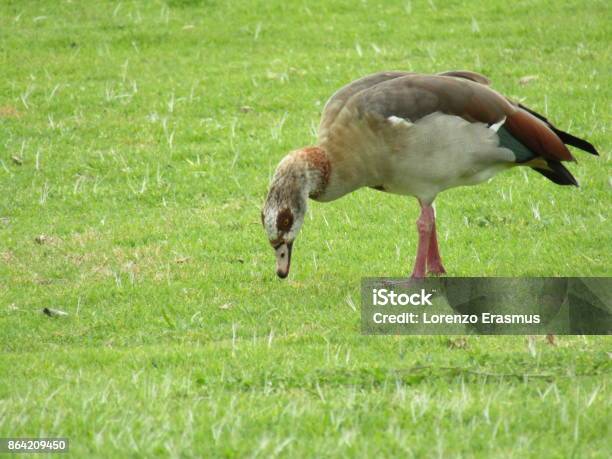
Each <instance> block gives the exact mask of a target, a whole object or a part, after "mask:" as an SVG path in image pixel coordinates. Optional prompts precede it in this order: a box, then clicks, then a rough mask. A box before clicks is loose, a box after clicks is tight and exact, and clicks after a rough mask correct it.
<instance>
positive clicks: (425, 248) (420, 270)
mask: <svg viewBox="0 0 612 459" xmlns="http://www.w3.org/2000/svg"><path fill="white" fill-rule="evenodd" d="M434 221H435V217H434V210H433V207H431V205H425V204H422V203H421V215H420V216H419V219H418V220H417V230H418V231H419V245H418V247H417V256H416V260H415V262H414V270H413V271H412V277H413V278H414V279H423V278H424V277H425V269H426V265H427V257H428V254H429V245H430V242H431V235H432V231H433V228H434Z"/></svg>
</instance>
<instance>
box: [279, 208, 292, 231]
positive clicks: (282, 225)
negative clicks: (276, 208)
mask: <svg viewBox="0 0 612 459" xmlns="http://www.w3.org/2000/svg"><path fill="white" fill-rule="evenodd" d="M291 225H293V214H292V213H291V211H290V210H289V209H283V210H282V211H281V212H279V214H278V218H277V220H276V228H277V229H278V230H279V231H284V232H287V231H289V230H290V229H291Z"/></svg>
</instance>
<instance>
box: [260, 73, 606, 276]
mask: <svg viewBox="0 0 612 459" xmlns="http://www.w3.org/2000/svg"><path fill="white" fill-rule="evenodd" d="M489 84H490V81H489V80H488V79H487V78H486V77H484V76H482V75H479V74H477V73H474V72H469V71H451V72H445V73H440V74H436V75H424V74H417V73H411V72H381V73H376V74H374V75H369V76H366V77H364V78H361V79H359V80H356V81H354V82H352V83H350V84H348V85H346V86H344V87H343V88H341V89H340V90H338V91H337V92H336V93H335V94H334V95H333V96H332V97H331V98H330V99H329V101H328V102H327V104H326V105H325V108H324V110H323V114H322V117H321V123H320V127H319V136H318V145H317V146H316V147H311V148H310V149H309V150H308V151H307V150H306V149H302V150H298V151H297V152H294V153H292V154H291V155H289V156H288V157H287V158H285V160H284V161H283V164H282V167H279V170H277V174H276V175H275V179H274V181H273V183H282V180H280V179H281V178H282V177H280V175H283V174H286V173H287V172H283V171H287V170H288V171H303V173H302V175H303V176H305V177H306V176H307V177H309V179H308V180H303V183H298V184H292V185H291V186H287V187H286V190H287V192H293V191H291V190H302V191H301V196H304V195H305V194H304V190H307V192H308V195H310V197H311V198H313V199H316V200H319V201H332V200H335V199H338V198H339V197H341V196H343V195H345V194H347V193H350V192H352V191H354V190H356V189H358V188H361V187H371V188H375V189H377V190H381V191H386V192H391V193H396V194H402V195H411V196H415V197H416V198H417V199H418V200H419V202H420V204H421V207H422V213H421V217H420V219H419V222H418V225H419V249H418V253H417V262H416V264H415V269H414V271H413V276H415V277H422V276H424V275H425V273H426V269H427V271H428V272H433V273H442V272H444V268H443V267H442V263H441V261H440V257H439V253H438V248H437V239H436V235H435V218H434V213H433V208H432V207H431V204H432V202H433V201H434V199H435V198H436V196H437V195H438V193H440V192H441V191H444V190H445V189H448V188H452V187H456V186H462V185H475V184H478V183H481V182H483V181H485V180H487V179H489V178H491V177H493V176H494V175H495V174H496V173H498V172H500V171H503V170H505V169H508V168H511V167H515V166H521V165H523V166H528V167H531V168H532V169H534V170H536V171H537V172H539V173H541V174H543V175H544V176H546V177H547V178H549V179H550V180H552V181H553V182H555V183H558V184H561V185H577V182H576V180H575V179H574V177H573V176H572V174H571V173H570V172H569V171H568V170H567V169H566V168H565V167H564V166H563V164H562V162H563V161H574V157H573V156H572V155H571V153H570V151H569V150H568V148H567V147H566V145H565V144H568V145H572V146H575V147H577V148H580V149H583V150H585V151H587V152H588V153H592V154H597V151H596V150H595V148H594V147H593V145H591V144H590V143H589V142H587V141H586V140H583V139H580V138H578V137H575V136H573V135H571V134H568V133H566V132H563V131H562V130H560V129H558V128H556V127H555V126H554V125H553V124H552V123H551V122H550V121H548V120H547V119H546V118H544V117H543V116H542V115H539V114H538V113H536V112H534V111H532V110H530V109H528V108H527V107H524V106H522V105H520V104H517V103H515V102H513V101H511V100H510V99H508V98H506V97H505V96H503V95H501V94H499V93H498V92H496V91H495V90H493V89H491V87H490V86H489ZM296 176H300V175H296ZM313 190H316V192H314V191H313ZM283 193H284V191H283V190H279V189H278V187H274V186H273V188H272V189H271V192H270V194H269V197H268V200H267V202H266V208H265V209H276V208H278V207H279V206H278V204H277V203H276V201H275V199H273V198H271V196H276V195H281V196H282V195H283ZM278 201H279V202H280V200H278ZM285 201H287V200H285ZM265 209H264V214H265V213H266V210H265ZM269 213H270V217H269V218H268V219H267V220H265V221H266V222H269V223H268V226H267V231H268V233H269V235H270V238H271V241H272V237H273V236H274V241H275V242H278V240H279V238H280V239H282V237H283V236H282V235H281V236H278V234H279V233H278V229H275V227H273V225H272V223H271V222H273V221H274V219H273V217H274V215H272V214H274V212H273V211H272V210H270V211H269ZM298 229H299V228H298ZM287 234H289V235H290V239H291V241H290V242H292V241H293V238H295V234H297V231H296V229H295V228H293V229H292V230H291V231H290V232H288V233H287ZM288 242H289V241H288ZM287 269H288V268H287Z"/></svg>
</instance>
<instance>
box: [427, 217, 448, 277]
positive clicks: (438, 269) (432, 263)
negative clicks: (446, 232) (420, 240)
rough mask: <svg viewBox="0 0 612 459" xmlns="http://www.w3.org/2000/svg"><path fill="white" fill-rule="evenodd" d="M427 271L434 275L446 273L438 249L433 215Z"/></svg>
mask: <svg viewBox="0 0 612 459" xmlns="http://www.w3.org/2000/svg"><path fill="white" fill-rule="evenodd" d="M427 272H428V273H430V274H436V275H439V274H445V273H446V270H445V269H444V266H442V259H441V258H440V250H439V249H438V237H437V236H436V221H435V215H434V223H433V229H432V231H431V239H430V240H429V252H428V253H427Z"/></svg>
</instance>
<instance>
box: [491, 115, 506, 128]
mask: <svg viewBox="0 0 612 459" xmlns="http://www.w3.org/2000/svg"><path fill="white" fill-rule="evenodd" d="M505 122H506V117H505V116H504V117H503V118H502V120H501V121H498V122H497V123H495V124H492V125H491V126H489V129H491V130H492V131H493V132H497V131H499V128H500V127H502V126H503V124H504V123H505Z"/></svg>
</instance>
